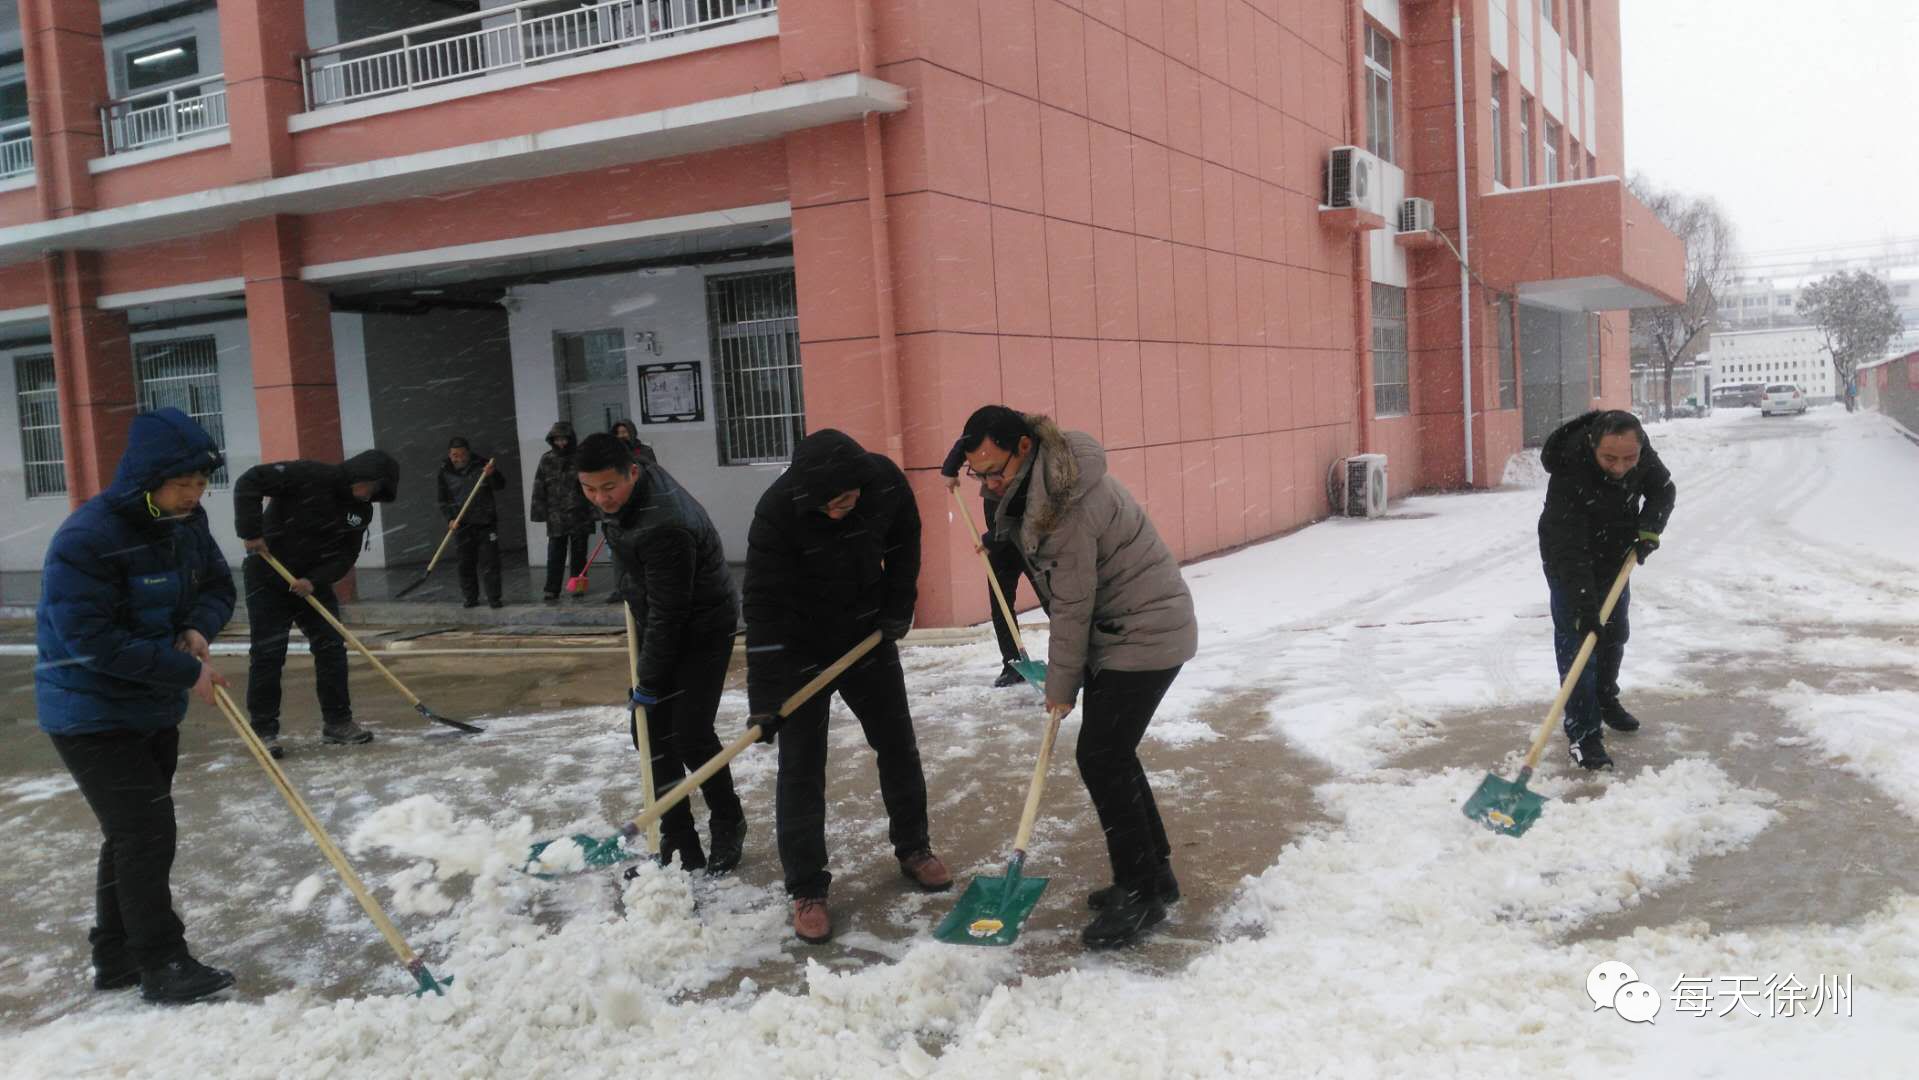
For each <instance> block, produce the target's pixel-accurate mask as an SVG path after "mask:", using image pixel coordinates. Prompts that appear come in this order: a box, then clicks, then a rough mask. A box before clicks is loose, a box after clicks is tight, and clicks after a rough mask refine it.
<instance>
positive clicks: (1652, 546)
mask: <svg viewBox="0 0 1919 1080" xmlns="http://www.w3.org/2000/svg"><path fill="white" fill-rule="evenodd" d="M1632 550H1633V554H1635V555H1637V556H1639V565H1641V566H1644V565H1646V560H1647V559H1648V558H1649V557H1651V555H1652V553H1653V552H1655V551H1658V550H1659V534H1658V533H1655V532H1643V531H1642V532H1641V533H1640V534H1639V541H1638V542H1637V543H1635V544H1634V545H1633V546H1632Z"/></svg>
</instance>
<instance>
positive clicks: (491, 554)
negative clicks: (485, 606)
mask: <svg viewBox="0 0 1919 1080" xmlns="http://www.w3.org/2000/svg"><path fill="white" fill-rule="evenodd" d="M453 543H454V545H455V546H456V547H458V548H459V549H460V595H461V596H463V597H465V598H466V599H468V600H478V599H479V598H480V584H481V582H485V584H486V598H487V599H488V600H489V601H492V600H498V599H499V598H500V532H499V529H498V528H497V527H496V526H493V525H462V526H460V529H459V531H458V532H456V533H454V534H453Z"/></svg>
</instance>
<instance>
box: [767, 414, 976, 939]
mask: <svg viewBox="0 0 1919 1080" xmlns="http://www.w3.org/2000/svg"><path fill="white" fill-rule="evenodd" d="M919 570H920V515H919V506H918V504H917V503H915V502H914V500H913V492H912V489H911V488H910V487H909V486H908V485H907V481H906V474H905V473H903V472H901V471H900V468H899V466H898V465H895V464H894V463H893V462H892V461H891V460H890V459H888V458H887V457H886V456H884V455H882V454H869V453H867V452H866V451H865V450H864V449H863V448H861V446H860V444H859V443H857V442H854V441H853V439H852V438H851V437H849V436H848V435H846V434H845V433H843V432H840V431H835V430H833V429H831V428H828V429H826V430H824V431H816V432H814V433H813V434H811V435H808V436H807V437H806V438H804V439H802V440H800V443H799V446H797V447H796V448H795V449H794V453H793V464H792V467H790V468H789V469H787V470H786V472H785V473H783V474H782V475H781V476H780V478H779V479H778V480H775V481H773V484H772V486H771V487H769V488H767V489H766V493H765V494H764V495H762V496H760V501H759V505H758V506H757V507H756V508H755V509H754V511H753V524H752V527H751V528H750V529H749V530H748V532H747V536H746V587H745V593H746V597H745V601H746V602H745V611H746V649H747V653H746V655H747V676H746V689H747V697H748V699H749V704H750V706H751V708H752V711H753V713H754V717H753V721H752V722H754V723H757V724H759V725H760V727H761V729H762V730H763V731H765V732H767V734H768V736H769V737H770V736H771V735H772V734H773V733H775V732H777V733H778V736H779V739H778V741H779V751H780V775H779V785H778V794H777V797H776V805H775V814H776V817H777V823H776V828H777V831H778V834H779V849H780V865H781V867H782V868H783V869H784V871H785V876H786V892H787V895H788V896H790V897H791V898H792V899H793V931H794V933H795V934H797V935H798V936H799V937H800V939H801V940H803V941H807V942H812V943H815V944H817V943H820V942H824V941H826V940H828V939H830V938H831V937H832V936H833V922H832V917H831V916H830V914H829V913H828V911H827V908H826V891H827V886H828V885H830V884H831V883H832V880H833V875H832V874H831V873H829V872H828V871H827V869H826V720H827V705H828V702H829V700H830V699H831V697H832V694H833V692H834V691H837V692H838V693H839V695H840V699H841V700H842V701H844V702H846V707H847V708H849V709H851V710H852V712H853V715H854V717H855V718H856V719H858V720H859V722H860V727H861V729H862V730H863V731H864V732H865V734H866V742H867V744H868V745H869V746H871V747H872V748H873V751H874V754H875V755H876V756H877V758H878V764H879V774H880V796H881V799H882V800H883V801H884V802H885V804H886V816H887V818H888V820H889V822H890V828H889V830H888V835H889V838H890V839H891V840H892V842H893V854H894V856H895V857H896V858H898V860H899V864H900V872H901V873H903V874H905V875H906V877H907V878H908V879H909V880H911V881H912V882H913V883H914V884H916V885H918V886H919V887H920V888H922V889H925V890H927V891H929V892H938V891H940V890H943V889H947V888H950V887H951V886H952V884H953V875H952V874H951V873H950V872H949V871H948V870H947V869H946V866H945V864H944V863H942V862H941V861H940V859H939V856H937V855H935V854H933V850H932V846H931V842H930V841H929V839H928V827H927V816H926V777H925V774H924V773H923V772H922V770H921V768H920V752H919V742H918V740H917V738H916V737H915V736H914V733H913V716H912V713H911V712H910V711H909V709H908V708H907V702H906V678H905V674H904V672H903V671H902V670H901V668H900V656H899V649H898V648H897V647H896V646H895V644H894V643H895V642H897V641H898V640H899V639H900V638H901V637H904V636H905V635H906V632H907V630H909V629H911V628H912V625H913V605H914V603H915V602H916V601H917V600H918V598H919ZM874 630H878V631H880V633H881V634H882V635H883V636H884V638H885V640H884V641H883V642H882V643H881V644H880V645H879V646H878V647H877V648H875V649H874V650H873V651H871V652H869V653H867V654H866V656H864V657H862V658H861V659H860V661H859V662H858V663H857V664H854V665H853V666H852V667H850V668H848V669H847V670H846V672H845V673H844V674H842V675H841V676H840V677H839V678H838V679H837V680H836V681H835V682H834V683H833V685H832V686H831V688H829V689H828V690H826V691H824V692H822V693H819V694H815V695H813V697H812V698H811V699H810V700H809V701H807V702H806V704H804V705H802V706H800V707H799V708H798V709H796V710H794V712H793V714H792V715H791V716H789V717H787V718H786V720H785V721H784V723H781V722H780V721H778V720H776V719H775V712H776V710H778V708H779V707H780V704H781V703H782V702H783V701H785V699H786V698H787V697H788V696H789V695H791V694H792V693H793V692H794V691H795V690H798V689H799V688H800V687H801V686H803V685H805V684H806V682H807V681H808V680H810V679H812V677H813V676H815V675H817V674H819V672H820V671H821V670H822V669H824V668H825V667H827V666H828V665H830V664H831V663H832V662H833V661H834V660H837V659H839V658H840V657H841V656H843V655H844V654H845V653H846V652H847V651H848V650H850V649H852V647H853V646H854V645H857V644H859V642H860V640H861V639H863V638H865V637H866V636H867V635H869V634H871V633H872V632H873V631H874Z"/></svg>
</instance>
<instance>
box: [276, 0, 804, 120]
mask: <svg viewBox="0 0 1919 1080" xmlns="http://www.w3.org/2000/svg"><path fill="white" fill-rule="evenodd" d="M568 4H571V5H572V6H566V5H568ZM555 8H563V10H555ZM778 9H779V2H778V0H601V2H599V3H589V4H580V3H578V2H577V0H524V2H522V3H518V4H514V5H512V6H510V7H496V8H488V9H486V10H484V11H478V12H475V13H473V14H471V15H461V16H457V17H455V18H451V19H442V20H440V21H438V22H431V23H423V24H421V25H419V26H412V27H408V28H407V29H405V30H396V31H392V32H390V33H386V34H379V35H375V36H373V37H366V38H361V39H359V40H357V41H349V42H343V43H341V44H339V45H334V46H332V47H330V48H326V49H318V50H315V51H314V52H311V53H308V54H307V55H306V56H304V57H302V58H301V61H300V64H301V69H302V72H303V74H304V81H305V83H306V103H307V108H308V109H315V108H320V107H322V106H326V105H339V104H343V103H345V102H349V101H359V100H361V99H363V98H371V97H380V96H383V95H386V94H398V93H403V92H405V91H408V90H417V89H419V88H421V87H426V86H436V85H439V84H441V83H447V82H453V81H456V80H459V79H471V78H476V77H478V76H481V75H486V74H490V73H492V72H495V71H508V70H512V69H514V68H523V67H528V66H531V65H533V64H541V63H545V62H547V61H550V60H559V59H563V58H565V57H569V56H579V55H581V54H583V53H590V52H598V51H601V50H604V49H617V48H622V47H625V46H628V45H638V44H642V43H644V42H648V41H655V40H658V39H660V38H664V37H669V36H673V35H679V34H688V33H694V32H697V31H700V30H710V29H712V28H714V27H717V26H724V25H726V24H728V23H734V22H741V21H744V20H746V19H753V18H758V17H760V16H763V15H770V14H772V13H774V12H775V11H777V10H778Z"/></svg>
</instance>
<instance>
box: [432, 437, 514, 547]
mask: <svg viewBox="0 0 1919 1080" xmlns="http://www.w3.org/2000/svg"><path fill="white" fill-rule="evenodd" d="M491 460H493V459H492V458H483V457H481V456H479V455H478V454H474V453H470V452H469V453H468V455H467V459H466V468H464V469H456V468H454V467H453V459H452V458H451V457H448V458H446V459H444V460H442V461H441V462H440V472H439V474H438V475H437V476H436V477H435V479H436V480H437V481H438V486H439V495H440V513H441V514H442V515H443V516H444V517H445V518H446V519H447V520H448V521H452V520H453V519H454V517H455V516H457V515H458V514H459V513H460V508H461V507H463V506H465V507H466V516H465V517H462V518H460V528H461V529H472V530H473V531H475V532H483V531H485V530H487V529H491V528H493V527H494V526H495V525H498V524H499V522H500V509H499V507H498V505H496V504H495V502H494V500H493V493H494V492H496V491H498V490H500V489H501V488H503V487H505V486H506V474H505V473H503V472H501V471H500V467H499V466H498V465H495V466H494V467H493V475H492V476H489V477H487V478H486V482H485V483H484V484H481V481H480V474H481V473H482V472H483V471H484V470H485V469H486V463H487V462H489V461H491ZM476 484H480V493H479V494H478V495H473V488H474V485H476ZM468 495H473V504H472V505H471V506H468V505H467V501H466V499H467V496H468Z"/></svg>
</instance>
